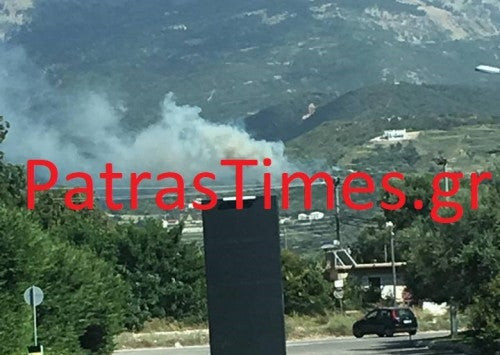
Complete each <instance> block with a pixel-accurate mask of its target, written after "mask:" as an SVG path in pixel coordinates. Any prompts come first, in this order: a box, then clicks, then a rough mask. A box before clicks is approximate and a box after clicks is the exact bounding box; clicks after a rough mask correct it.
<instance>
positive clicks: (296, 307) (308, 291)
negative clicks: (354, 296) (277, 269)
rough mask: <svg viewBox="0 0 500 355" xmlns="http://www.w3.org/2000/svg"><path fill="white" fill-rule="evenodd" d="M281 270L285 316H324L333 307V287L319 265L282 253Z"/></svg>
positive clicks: (288, 253) (287, 252)
mask: <svg viewBox="0 0 500 355" xmlns="http://www.w3.org/2000/svg"><path fill="white" fill-rule="evenodd" d="M282 268H283V278H284V280H283V283H284V297H285V313H286V314H292V313H297V314H325V312H326V310H327V309H331V308H332V307H333V299H332V287H333V285H332V283H330V282H328V281H326V280H325V278H324V277H323V272H322V270H321V268H320V267H319V265H317V264H315V263H314V262H313V261H309V260H307V259H304V258H301V257H299V256H298V255H296V254H294V253H292V252H290V251H284V252H283V253H282Z"/></svg>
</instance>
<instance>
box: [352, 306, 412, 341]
mask: <svg viewBox="0 0 500 355" xmlns="http://www.w3.org/2000/svg"><path fill="white" fill-rule="evenodd" d="M417 328H418V322H417V318H416V317H415V314H414V313H413V312H412V310H411V309H409V308H403V307H384V308H377V309H374V310H372V311H370V312H368V313H367V314H366V315H365V316H364V317H363V319H360V320H358V321H357V322H356V323H354V324H353V326H352V333H353V335H354V336H355V337H356V338H361V337H362V336H363V335H365V334H377V335H378V336H379V337H383V336H388V337H392V336H393V335H394V333H408V334H410V335H415V334H416V333H417Z"/></svg>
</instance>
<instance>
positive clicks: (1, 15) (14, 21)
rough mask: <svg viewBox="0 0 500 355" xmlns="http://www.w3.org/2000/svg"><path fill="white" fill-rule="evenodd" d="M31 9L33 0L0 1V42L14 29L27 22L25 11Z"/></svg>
mask: <svg viewBox="0 0 500 355" xmlns="http://www.w3.org/2000/svg"><path fill="white" fill-rule="evenodd" d="M32 8H33V0H1V1H0V41H3V40H4V39H5V38H6V37H7V34H8V33H9V32H10V31H11V30H12V29H13V28H14V29H15V28H16V27H18V26H21V25H24V24H25V23H27V22H28V21H29V17H28V15H27V11H28V10H30V9H32Z"/></svg>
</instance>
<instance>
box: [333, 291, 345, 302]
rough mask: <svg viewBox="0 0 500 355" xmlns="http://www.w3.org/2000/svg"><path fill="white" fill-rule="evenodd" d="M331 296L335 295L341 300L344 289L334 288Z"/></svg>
mask: <svg viewBox="0 0 500 355" xmlns="http://www.w3.org/2000/svg"><path fill="white" fill-rule="evenodd" d="M333 297H335V298H336V299H339V300H341V299H342V298H344V290H342V289H336V290H335V291H333Z"/></svg>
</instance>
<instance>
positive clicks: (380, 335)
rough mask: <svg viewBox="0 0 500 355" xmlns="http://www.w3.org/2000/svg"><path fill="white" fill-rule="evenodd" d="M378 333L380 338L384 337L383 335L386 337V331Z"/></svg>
mask: <svg viewBox="0 0 500 355" xmlns="http://www.w3.org/2000/svg"><path fill="white" fill-rule="evenodd" d="M377 335H378V336H379V337H380V338H382V337H384V336H385V334H384V333H378V334H377Z"/></svg>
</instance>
